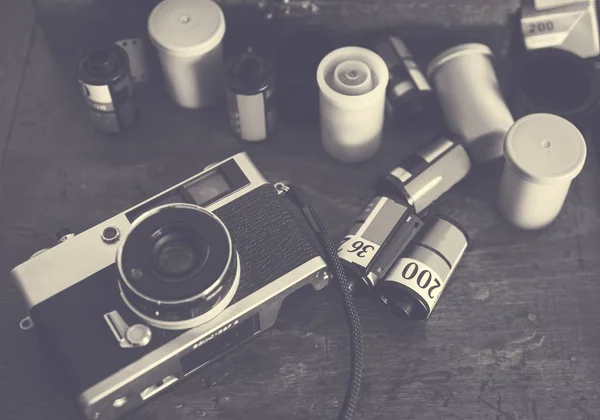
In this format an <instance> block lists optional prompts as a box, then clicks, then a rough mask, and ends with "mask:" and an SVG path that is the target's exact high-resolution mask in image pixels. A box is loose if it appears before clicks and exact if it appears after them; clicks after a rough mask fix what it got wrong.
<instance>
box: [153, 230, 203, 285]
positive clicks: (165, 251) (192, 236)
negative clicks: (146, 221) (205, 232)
mask: <svg viewBox="0 0 600 420" xmlns="http://www.w3.org/2000/svg"><path fill="white" fill-rule="evenodd" d="M154 236H156V237H157V239H156V240H155V242H154V246H153V248H154V249H153V262H154V267H155V268H156V270H157V271H158V272H159V273H160V274H162V275H163V276H164V277H163V278H161V279H160V280H162V281H165V282H167V283H175V282H180V281H182V280H183V279H185V276H186V275H187V274H189V273H190V272H191V271H193V270H195V269H197V268H198V267H199V266H200V265H204V263H205V262H206V259H207V257H208V248H207V244H206V241H205V239H204V238H203V237H202V236H201V235H200V234H198V233H197V232H195V231H193V230H188V229H186V228H185V227H183V226H177V227H167V228H162V229H159V230H158V231H157V232H156V233H155V235H154Z"/></svg>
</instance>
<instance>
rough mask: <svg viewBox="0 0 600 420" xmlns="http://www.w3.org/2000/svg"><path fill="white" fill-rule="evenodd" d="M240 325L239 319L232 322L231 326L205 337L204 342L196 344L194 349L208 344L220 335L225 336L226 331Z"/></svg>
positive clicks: (228, 325)
mask: <svg viewBox="0 0 600 420" xmlns="http://www.w3.org/2000/svg"><path fill="white" fill-rule="evenodd" d="M239 323H240V320H239V319H236V320H235V321H233V322H230V323H229V324H227V325H225V326H223V327H221V328H219V329H218V330H216V331H215V332H213V333H211V334H209V335H208V336H207V337H204V338H203V339H202V340H200V341H198V342H197V343H196V344H194V347H193V348H194V349H197V348H198V347H200V346H201V345H203V344H205V343H208V342H209V341H210V340H212V339H213V338H215V337H218V336H219V335H221V334H223V333H224V332H225V331H227V330H228V329H230V328H232V327H235V326H236V325H237V324H239Z"/></svg>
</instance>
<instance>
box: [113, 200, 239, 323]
mask: <svg viewBox="0 0 600 420" xmlns="http://www.w3.org/2000/svg"><path fill="white" fill-rule="evenodd" d="M117 266H118V268H119V272H120V275H121V276H120V279H119V286H120V288H121V293H122V297H123V299H124V300H125V303H127V304H128V306H129V307H130V308H131V309H132V310H133V311H134V312H135V313H137V314H138V315H139V316H141V317H142V318H144V319H145V320H146V321H147V322H149V323H151V324H152V325H155V326H160V327H162V328H169V327H173V328H177V326H180V325H185V328H189V325H190V323H192V324H196V323H201V322H200V321H201V320H202V322H206V320H207V318H209V316H208V314H212V313H213V309H214V308H215V307H216V306H219V304H220V303H221V302H222V301H223V300H226V299H230V298H232V297H233V293H234V290H233V289H235V288H237V282H239V263H238V261H237V254H236V252H235V249H234V247H233V243H232V240H231V237H230V235H229V232H228V231H227V228H226V227H225V225H224V224H223V223H222V222H221V221H220V220H219V219H218V218H217V217H216V216H215V215H213V214H212V213H210V212H208V211H206V210H204V209H202V208H200V207H198V206H195V205H191V204H179V203H178V204H167V205H164V206H160V207H157V208H155V209H152V210H150V211H148V212H147V213H145V214H143V215H142V216H140V217H139V218H138V219H136V220H135V222H134V223H133V225H132V227H131V230H130V231H129V233H128V234H127V236H126V237H125V239H124V240H123V241H122V243H121V246H120V248H119V249H118V252H117ZM232 290H233V291H232ZM214 315H215V314H213V315H212V316H210V318H212V317H213V316H214ZM187 321H190V322H187ZM182 328H184V327H183V326H182Z"/></svg>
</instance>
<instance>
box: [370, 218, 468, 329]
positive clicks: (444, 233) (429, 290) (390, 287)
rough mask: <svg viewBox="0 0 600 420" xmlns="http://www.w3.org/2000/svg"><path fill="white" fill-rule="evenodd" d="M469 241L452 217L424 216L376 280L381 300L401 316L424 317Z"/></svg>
mask: <svg viewBox="0 0 600 420" xmlns="http://www.w3.org/2000/svg"><path fill="white" fill-rule="evenodd" d="M469 243H470V239H469V235H468V234H467V232H466V231H465V230H464V229H463V228H462V227H461V226H460V225H459V224H458V222H456V221H455V220H452V219H450V218H447V217H445V216H439V215H437V216H431V217H430V218H426V220H425V226H424V227H423V229H422V230H421V231H420V233H419V235H418V237H417V238H416V239H415V241H414V242H413V243H412V244H411V246H410V248H409V249H408V250H407V252H406V253H404V254H403V255H402V257H401V258H400V259H398V261H397V262H396V264H394V266H393V267H392V268H391V269H390V270H389V272H388V273H387V275H386V276H385V278H384V279H383V280H382V281H381V282H380V287H379V295H380V297H381V300H382V301H383V302H384V303H385V304H386V305H388V307H389V309H390V310H391V311H392V313H394V314H395V315H398V316H400V317H402V318H408V319H411V320H424V319H427V318H428V317H429V315H430V314H431V312H432V311H433V309H434V308H435V305H436V304H437V302H438V300H439V298H440V296H441V294H442V292H443V291H444V289H445V287H446V285H447V284H448V280H449V279H450V277H451V276H452V274H453V273H454V270H455V269H456V266H457V265H458V263H459V262H460V260H461V259H462V257H463V255H464V253H465V251H466V250H467V248H468V246H469Z"/></svg>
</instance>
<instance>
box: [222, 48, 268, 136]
mask: <svg viewBox="0 0 600 420" xmlns="http://www.w3.org/2000/svg"><path fill="white" fill-rule="evenodd" d="M225 75H226V83H225V84H226V88H227V91H226V96H227V106H228V109H229V121H230V124H231V129H232V131H233V132H234V133H235V134H236V135H237V136H238V137H239V138H240V139H242V140H245V141H262V140H265V139H267V137H268V136H269V134H270V133H271V130H272V129H273V126H274V124H275V120H276V108H275V70H274V68H273V66H272V65H271V63H270V62H268V61H266V60H264V59H263V58H261V57H260V56H258V55H257V54H254V53H252V52H246V53H243V54H239V55H237V56H235V57H233V58H232V59H231V60H230V61H229V62H228V64H227V67H226V71H225Z"/></svg>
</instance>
